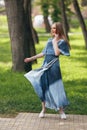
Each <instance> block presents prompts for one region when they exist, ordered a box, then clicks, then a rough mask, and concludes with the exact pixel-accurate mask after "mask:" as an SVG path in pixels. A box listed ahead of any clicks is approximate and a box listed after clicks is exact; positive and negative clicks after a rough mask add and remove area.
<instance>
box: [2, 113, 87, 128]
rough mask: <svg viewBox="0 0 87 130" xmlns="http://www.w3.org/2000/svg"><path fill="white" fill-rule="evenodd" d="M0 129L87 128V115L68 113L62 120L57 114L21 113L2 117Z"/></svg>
mask: <svg viewBox="0 0 87 130" xmlns="http://www.w3.org/2000/svg"><path fill="white" fill-rule="evenodd" d="M0 130H87V115H83V116H81V115H67V120H61V119H60V118H59V115H57V114H46V116H45V118H39V117H38V113H19V114H18V115H17V116H16V117H15V118H0Z"/></svg>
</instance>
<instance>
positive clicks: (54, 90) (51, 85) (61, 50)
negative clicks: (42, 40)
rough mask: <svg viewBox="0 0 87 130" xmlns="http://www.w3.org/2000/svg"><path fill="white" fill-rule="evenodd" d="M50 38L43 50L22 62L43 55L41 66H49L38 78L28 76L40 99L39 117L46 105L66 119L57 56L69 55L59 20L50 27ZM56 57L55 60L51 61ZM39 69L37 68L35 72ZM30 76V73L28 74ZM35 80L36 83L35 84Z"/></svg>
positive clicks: (68, 47)
mask: <svg viewBox="0 0 87 130" xmlns="http://www.w3.org/2000/svg"><path fill="white" fill-rule="evenodd" d="M51 35H52V38H50V39H48V42H47V45H46V47H45V48H44V49H43V51H42V52H41V53H39V54H37V55H35V56H32V57H30V58H25V59H24V62H26V63H27V62H31V61H33V60H35V59H37V58H40V57H43V56H45V58H44V62H43V67H44V66H46V65H47V66H48V64H49V63H50V62H52V63H51V66H50V67H48V68H47V70H44V72H43V74H42V75H41V76H40V78H39V79H38V77H37V78H30V82H31V84H32V85H33V87H34V89H36V93H37V95H38V96H39V98H40V99H41V101H42V111H41V112H40V114H39V117H44V116H45V111H46V109H45V108H46V107H47V108H50V109H55V110H59V113H60V117H61V119H66V115H65V113H64V111H63V110H64V108H65V106H67V105H68V104H69V102H68V100H67V97H66V94H65V90H64V86H63V82H62V77H61V71H60V64H59V56H60V55H61V54H62V55H66V56H69V55H70V54H69V49H70V45H69V43H68V41H67V39H66V37H65V35H64V31H63V27H62V24H61V23H60V22H57V23H54V24H53V25H52V27H51ZM54 59H56V60H55V61H53V60H54ZM38 71H40V70H39V69H38V70H37V72H38ZM29 76H30V77H31V75H29ZM36 82H37V84H36Z"/></svg>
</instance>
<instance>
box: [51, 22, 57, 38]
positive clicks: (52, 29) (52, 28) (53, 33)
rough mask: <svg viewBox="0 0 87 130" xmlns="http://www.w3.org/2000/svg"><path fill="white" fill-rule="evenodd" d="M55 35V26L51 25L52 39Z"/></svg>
mask: <svg viewBox="0 0 87 130" xmlns="http://www.w3.org/2000/svg"><path fill="white" fill-rule="evenodd" d="M55 34H56V24H53V25H52V26H51V35H52V37H54V36H55Z"/></svg>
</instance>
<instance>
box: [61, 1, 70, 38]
mask: <svg viewBox="0 0 87 130" xmlns="http://www.w3.org/2000/svg"><path fill="white" fill-rule="evenodd" d="M61 14H62V23H63V27H64V32H65V35H66V37H67V39H69V37H68V31H69V25H68V20H67V16H66V10H65V3H64V0H61Z"/></svg>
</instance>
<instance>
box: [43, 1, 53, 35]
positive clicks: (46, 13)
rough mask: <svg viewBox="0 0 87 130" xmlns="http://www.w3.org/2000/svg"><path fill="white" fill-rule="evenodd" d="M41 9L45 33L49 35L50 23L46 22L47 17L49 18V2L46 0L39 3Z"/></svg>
mask: <svg viewBox="0 0 87 130" xmlns="http://www.w3.org/2000/svg"><path fill="white" fill-rule="evenodd" d="M41 9H42V12H43V18H44V24H45V28H46V32H48V33H49V32H50V29H51V28H50V23H49V20H48V16H49V2H48V0H43V1H41Z"/></svg>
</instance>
